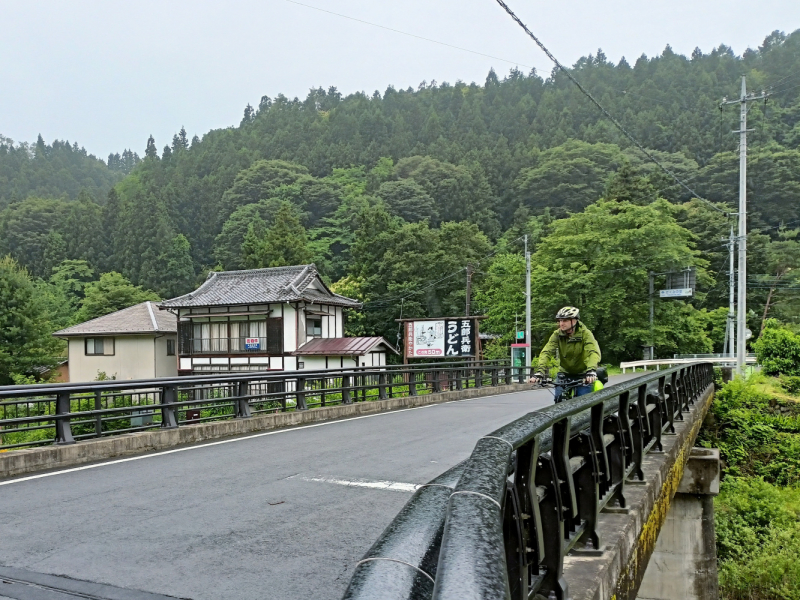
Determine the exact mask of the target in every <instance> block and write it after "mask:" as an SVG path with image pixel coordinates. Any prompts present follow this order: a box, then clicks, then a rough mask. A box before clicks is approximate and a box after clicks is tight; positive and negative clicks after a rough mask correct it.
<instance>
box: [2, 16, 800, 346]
mask: <svg viewBox="0 0 800 600" xmlns="http://www.w3.org/2000/svg"><path fill="white" fill-rule="evenodd" d="M572 74H573V75H574V76H575V77H576V78H577V79H578V80H579V81H580V82H581V83H582V84H583V85H584V86H585V87H586V88H587V89H588V90H590V91H591V93H592V94H593V95H594V96H595V97H596V98H597V99H598V100H599V101H600V102H601V103H602V104H603V105H604V106H605V107H606V108H607V109H608V110H609V112H610V113H611V114H613V115H615V117H616V118H618V119H619V121H620V122H621V123H622V125H623V126H624V127H625V128H626V129H627V130H628V131H630V132H631V134H632V135H633V136H635V137H636V138H637V139H638V140H639V141H640V142H641V143H642V144H643V145H644V146H646V147H647V148H649V149H651V151H652V153H653V154H654V155H655V156H656V157H657V158H658V160H659V161H661V163H662V164H663V165H665V166H666V167H667V168H669V169H670V170H672V171H674V172H675V173H676V174H677V175H678V176H679V177H680V178H681V179H683V180H684V181H686V182H688V185H689V186H690V187H691V188H692V189H693V190H695V191H696V194H697V195H699V196H702V197H703V200H698V199H696V198H694V196H695V194H692V193H691V192H689V191H688V190H686V189H685V188H684V187H681V186H679V185H677V184H676V183H675V182H674V181H673V180H672V179H670V178H669V177H668V176H667V175H666V174H665V173H664V172H663V171H662V170H661V169H660V168H659V167H657V166H656V165H654V164H653V163H651V162H649V161H647V160H646V158H645V157H644V156H643V155H642V154H641V153H640V152H639V151H637V150H636V149H635V148H633V147H632V146H631V144H630V143H629V141H628V140H627V139H626V138H625V136H624V135H622V133H621V132H620V131H619V130H618V129H616V128H615V127H614V126H613V124H612V123H610V122H609V121H608V120H607V119H605V118H604V117H603V116H602V114H600V113H599V112H598V111H597V109H596V108H595V107H594V106H593V105H592V104H591V103H590V102H589V101H588V100H587V99H586V98H585V97H584V96H583V95H582V93H581V92H580V91H579V90H578V89H577V88H576V87H575V86H574V85H573V84H572V83H571V82H570V81H569V80H568V79H567V78H566V77H565V76H564V74H563V73H560V72H557V71H554V72H553V73H551V74H550V75H549V76H547V77H543V76H542V75H540V74H538V73H536V72H531V73H527V74H526V73H522V72H520V71H518V70H512V71H511V72H509V73H508V74H506V75H505V76H502V77H501V76H498V75H497V73H495V72H494V71H490V72H489V74H488V76H487V77H486V80H485V81H484V82H481V83H469V84H468V83H464V82H461V81H457V82H455V83H445V82H442V83H437V82H435V81H432V82H423V83H422V84H420V85H419V87H418V88H417V89H416V90H415V89H411V88H409V89H405V90H402V89H400V90H398V89H394V88H392V87H390V88H388V89H386V90H385V91H384V92H382V93H380V92H377V91H376V92H375V93H374V94H372V95H369V94H365V93H356V94H351V95H349V96H346V97H345V96H343V95H342V94H341V93H339V92H338V91H337V90H336V88H330V89H328V90H324V89H312V90H311V91H310V92H309V94H308V96H307V97H306V98H305V99H297V98H295V99H289V98H286V97H284V96H282V95H279V96H278V97H276V98H269V97H266V96H265V97H263V98H262V99H261V101H260V103H259V104H258V106H257V107H252V106H249V105H248V106H247V107H246V108H245V110H244V115H243V118H242V121H241V123H240V124H239V125H238V126H236V127H230V128H227V129H222V130H215V131H210V132H209V133H207V134H206V135H204V136H203V138H202V139H200V138H198V137H194V138H193V139H191V140H189V139H188V136H187V134H186V132H185V130H184V129H183V128H181V130H180V131H179V132H178V133H176V134H175V136H174V137H173V139H172V140H171V142H170V143H169V144H166V145H164V146H163V148H162V149H161V150H159V147H158V145H157V143H156V141H155V140H154V139H153V138H152V136H151V137H150V139H148V140H147V144H146V148H145V150H144V153H143V156H142V157H141V159H140V157H139V156H138V155H137V154H136V153H134V152H131V151H129V150H126V151H125V152H123V153H122V154H113V155H111V156H109V157H108V160H107V161H106V162H103V161H101V160H98V159H97V158H95V157H93V156H91V155H88V154H87V153H86V151H85V150H83V149H80V148H79V147H78V145H77V144H72V145H70V144H69V143H68V142H60V141H54V142H53V143H52V144H51V145H48V144H46V143H45V142H44V141H43V140H42V139H41V137H40V138H39V140H38V142H37V143H36V144H35V146H33V145H32V146H28V145H26V144H15V143H14V142H12V141H11V140H8V139H7V138H2V137H0V256H3V255H9V256H10V257H11V261H10V262H8V261H7V263H6V268H7V269H9V271H8V272H9V273H10V272H12V271H14V272H15V273H18V272H21V271H26V272H27V275H26V277H28V278H29V279H30V280H31V285H32V286H34V288H32V289H39V293H35V294H34V295H35V296H37V297H41V298H44V300H42V302H41V304H42V306H41V307H40V309H41V311H42V315H45V316H43V317H42V319H43V320H46V321H47V320H49V321H48V322H50V324H51V329H50V330H51V331H52V330H53V328H54V327H56V326H58V325H63V324H66V323H68V322H74V321H75V320H76V319H80V318H84V317H87V316H91V315H94V314H96V313H95V312H92V311H91V310H89V311H87V310H85V307H84V304H85V302H86V289H87V287H91V286H94V287H91V289H92V290H95V291H96V290H97V289H98V286H99V284H100V280H101V274H103V277H105V278H106V283H107V284H108V285H112V287H113V286H114V285H116V286H122V287H124V289H125V290H127V292H126V294H128V296H125V294H123V297H131V298H132V297H136V298H139V297H140V295H141V294H148V293H149V294H157V295H159V296H160V297H170V296H175V295H178V294H181V293H185V292H187V291H189V290H191V289H193V287H194V286H195V285H196V284H197V283H198V282H199V281H202V279H204V278H205V276H206V274H207V272H208V271H209V270H211V269H241V268H255V267H263V266H273V265H281V264H289V263H295V264H296V263H303V262H311V261H313V262H315V263H316V264H317V266H318V267H319V268H320V270H321V272H322V273H323V275H324V277H325V278H326V279H327V280H328V281H329V282H330V283H332V284H333V285H334V287H335V289H337V291H339V292H340V293H344V294H348V295H351V296H354V297H358V298H359V299H361V300H362V301H364V302H365V307H364V311H362V312H361V313H359V314H353V315H352V316H351V319H350V325H349V326H350V330H351V333H354V334H356V333H377V334H382V335H385V336H387V338H389V339H390V341H392V342H394V341H396V339H395V337H396V324H395V323H394V319H395V318H397V317H399V316H400V315H401V314H402V315H403V316H420V315H430V316H435V315H443V314H444V313H454V314H462V313H463V310H464V301H465V292H464V280H465V270H466V266H467V264H471V265H472V267H473V270H474V278H473V284H474V289H475V296H474V298H473V312H481V313H485V314H488V315H489V320H488V321H487V322H486V324H485V327H486V328H488V329H490V330H492V331H493V332H495V333H498V334H501V335H503V336H504V339H506V340H508V339H510V337H511V336H512V335H513V327H514V319H515V315H517V314H519V313H521V312H522V310H523V296H522V290H521V287H522V286H521V281H523V279H524V261H523V258H522V255H521V251H522V236H524V235H528V239H529V243H530V248H531V249H532V251H533V263H534V284H533V288H534V317H535V319H534V321H535V324H534V328H535V332H534V333H535V339H536V340H537V342H538V340H539V339H540V338H541V336H543V335H544V334H545V333H546V332H547V330H548V329H549V328H550V327H551V326H552V325H551V317H552V314H553V313H554V311H555V309H556V308H557V307H558V305H560V304H567V303H569V304H575V305H578V306H580V307H581V308H582V310H583V314H584V315H585V320H586V322H587V324H588V325H589V326H590V327H592V328H593V329H594V330H595V332H596V333H597V334H598V337H599V338H600V339H601V340H604V347H605V349H606V358H607V359H609V360H618V359H620V358H630V357H633V356H637V355H639V354H640V353H641V346H642V345H643V344H645V343H646V342H647V340H648V339H649V336H650V335H651V333H650V332H649V329H648V325H647V300H648V291H647V277H648V271H651V270H652V271H655V272H657V273H663V272H665V271H669V270H675V269H681V268H685V267H688V266H694V267H695V268H696V269H697V272H698V281H699V288H698V293H697V294H696V296H695V297H694V298H693V299H692V301H691V302H683V301H670V302H657V309H656V312H657V319H656V321H657V323H656V331H655V332H654V333H653V334H652V335H654V336H655V344H656V348H657V352H659V353H661V354H671V353H673V352H680V351H687V352H700V351H706V350H707V351H710V350H711V349H712V348H716V349H717V350H719V349H720V346H721V343H722V336H723V335H724V320H725V317H724V314H725V311H726V308H722V307H727V269H728V261H727V256H728V254H727V247H726V240H727V237H728V235H729V227H730V218H729V216H728V215H727V213H728V212H731V211H735V210H736V209H735V206H736V202H737V198H738V153H737V142H738V137H737V136H735V135H732V133H731V132H732V131H733V130H735V129H737V126H738V111H737V110H736V107H730V108H728V109H725V110H720V109H719V102H720V100H721V99H722V98H723V97H726V96H727V97H736V96H737V94H738V89H739V86H740V78H741V76H742V75H746V76H747V81H748V86H749V88H750V89H753V90H758V91H760V90H762V89H767V90H770V91H771V92H772V96H771V97H770V99H769V101H768V102H767V103H764V104H753V105H751V111H750V115H749V120H750V121H749V122H750V126H751V127H752V128H754V129H755V131H754V132H753V133H751V134H750V138H749V146H750V149H749V153H750V154H749V171H748V192H749V202H750V208H751V212H750V215H749V219H750V227H751V228H753V232H752V234H751V235H750V237H749V240H748V243H749V250H750V267H749V268H750V273H752V274H753V277H752V279H753V288H752V290H751V291H750V297H751V300H750V302H751V304H750V306H751V307H752V308H753V312H752V314H751V317H750V321H751V328H755V331H759V327H760V326H761V323H762V322H763V321H764V319H765V318H766V316H774V317H778V318H780V319H782V320H784V321H786V322H790V323H792V322H795V321H797V318H796V314H797V311H796V310H795V309H796V304H795V299H794V296H793V295H792V294H793V293H794V292H792V291H791V289H788V290H787V289H786V288H787V287H788V288H791V287H792V286H793V284H792V281H793V279H792V276H793V271H792V270H793V269H794V268H795V266H800V264H798V265H795V263H798V262H800V251H797V247H798V246H800V242H798V241H797V240H796V239H795V236H796V234H797V232H796V231H795V230H794V228H795V227H797V226H798V224H800V31H797V32H794V33H792V34H791V35H784V34H782V33H780V32H774V33H772V34H770V35H769V36H768V37H767V38H766V39H765V40H764V42H763V44H762V45H761V46H760V47H759V48H758V49H754V50H748V51H746V52H745V53H744V54H743V55H742V56H737V55H735V54H734V53H733V52H732V51H731V49H730V48H727V47H725V46H720V47H718V48H716V49H715V50H713V51H712V52H710V53H708V54H704V53H702V52H701V51H700V50H696V51H695V52H694V53H692V55H691V56H690V57H685V56H681V55H678V54H676V53H674V52H673V51H672V50H671V48H669V47H667V48H666V49H665V50H664V51H663V53H662V54H661V55H660V56H656V57H652V58H648V57H646V56H642V57H640V58H638V59H637V60H635V61H633V62H632V63H631V62H628V61H626V60H625V59H622V60H621V61H620V62H619V63H618V64H613V63H611V62H609V61H608V60H607V59H606V57H605V56H604V54H603V53H602V51H598V52H597V53H596V54H594V55H590V56H588V57H585V58H583V59H581V60H579V61H578V62H577V63H576V64H575V65H574V66H573V68H572ZM111 279H113V282H112V281H111ZM659 282H660V283H661V282H663V280H660V281H659ZM37 286H38V288H37ZM131 290H134V291H131ZM137 294H139V295H137ZM96 300H97V298H95V301H96ZM100 305H103V302H102V301H101V302H100ZM105 306H106V309H107V310H110V309H113V307H114V306H116V304H114V303H111V304H108V303H106V305H105ZM65 307H66V308H65ZM765 308H766V310H765ZM100 310H102V309H100ZM56 313H57V314H56ZM490 350H491V352H494V353H497V354H498V355H499V354H502V352H503V351H504V349H503V347H502V342H499V343H497V344H495V347H494V348H491V349H490ZM0 352H2V351H1V350H0Z"/></svg>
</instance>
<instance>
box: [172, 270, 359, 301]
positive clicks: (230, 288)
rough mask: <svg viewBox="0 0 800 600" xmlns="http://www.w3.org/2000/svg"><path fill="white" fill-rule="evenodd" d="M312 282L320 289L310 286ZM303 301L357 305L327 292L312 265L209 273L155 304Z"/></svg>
mask: <svg viewBox="0 0 800 600" xmlns="http://www.w3.org/2000/svg"><path fill="white" fill-rule="evenodd" d="M314 282H316V285H317V286H319V287H320V288H321V290H320V289H314V288H312V287H310V286H311V284H312V283H314ZM303 300H305V301H307V302H314V303H317V304H319V303H323V304H332V305H335V306H344V307H349V308H356V307H359V306H360V303H359V302H358V301H357V300H353V299H352V298H346V297H344V296H340V295H339V294H334V293H333V292H331V291H330V290H329V289H328V287H327V286H326V285H325V283H324V282H323V281H322V279H321V278H320V277H319V274H318V273H317V268H316V267H315V266H314V265H298V266H294V267H273V268H271V269H250V270H247V271H222V272H212V273H209V274H208V279H206V280H205V282H203V285H201V286H200V287H199V288H197V289H196V290H195V291H194V292H191V293H190V294H186V295H184V296H179V297H178V298H173V299H172V300H165V301H163V302H161V303H160V304H159V306H161V307H162V308H187V307H192V306H220V305H222V306H226V305H237V304H268V303H270V302H299V301H303Z"/></svg>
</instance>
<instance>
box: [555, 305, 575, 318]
mask: <svg viewBox="0 0 800 600" xmlns="http://www.w3.org/2000/svg"><path fill="white" fill-rule="evenodd" d="M580 318H581V311H579V310H578V309H577V308H575V307H574V306H565V307H564V308H562V309H561V310H560V311H558V312H557V313H556V319H557V320H558V319H580Z"/></svg>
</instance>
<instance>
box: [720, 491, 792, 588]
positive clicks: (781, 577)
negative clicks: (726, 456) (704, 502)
mask: <svg viewBox="0 0 800 600" xmlns="http://www.w3.org/2000/svg"><path fill="white" fill-rule="evenodd" d="M714 517H715V522H716V530H717V555H718V559H719V580H720V592H721V594H720V596H721V597H722V598H725V599H728V600H762V599H763V600H773V599H774V600H800V587H798V586H797V582H798V581H800V560H798V557H797V549H798V548H800V523H798V517H800V488H796V487H790V488H780V487H777V486H774V485H771V484H769V483H767V482H765V481H764V480H763V479H760V478H740V477H726V478H725V480H724V481H723V482H722V486H721V488H720V495H719V496H718V497H717V499H716V501H715V516H714Z"/></svg>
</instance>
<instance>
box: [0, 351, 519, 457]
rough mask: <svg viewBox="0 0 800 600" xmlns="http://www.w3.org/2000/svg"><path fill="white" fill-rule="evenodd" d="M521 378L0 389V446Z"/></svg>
mask: <svg viewBox="0 0 800 600" xmlns="http://www.w3.org/2000/svg"><path fill="white" fill-rule="evenodd" d="M514 380H516V381H522V380H523V373H522V371H521V370H520V369H516V368H511V367H510V366H509V364H508V363H506V362H504V361H482V362H477V361H471V362H457V363H456V362H446V363H436V364H416V365H396V366H386V367H378V368H373V367H355V368H351V369H329V370H324V371H285V372H277V373H276V372H275V371H269V372H267V371H262V372H247V373H226V374H215V375H207V376H206V375H204V376H191V377H174V378H160V379H147V380H137V381H97V382H89V383H61V384H49V385H28V386H5V387H0V450H10V449H13V448H24V447H30V446H40V445H46V444H70V443H73V442H75V441H79V440H85V439H90V438H99V437H104V436H110V435H116V434H122V433H129V432H133V431H145V430H150V429H155V428H172V427H179V426H183V425H191V424H195V423H201V422H205V421H213V420H220V419H232V418H240V419H242V418H248V417H251V416H253V415H256V414H268V413H273V412H283V411H292V410H308V409H311V408H316V407H321V406H330V405H336V404H350V403H353V402H366V401H370V400H383V399H387V398H393V397H400V396H415V395H420V394H429V393H435V392H441V391H446V390H459V389H466V388H472V387H481V386H497V385H503V384H508V383H511V382H512V381H514Z"/></svg>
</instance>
